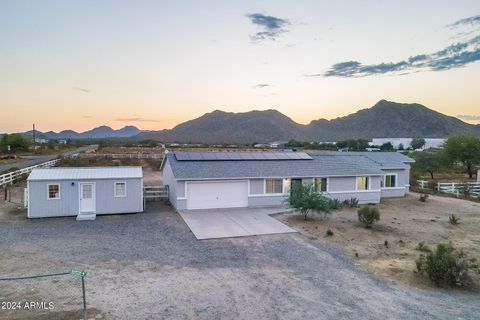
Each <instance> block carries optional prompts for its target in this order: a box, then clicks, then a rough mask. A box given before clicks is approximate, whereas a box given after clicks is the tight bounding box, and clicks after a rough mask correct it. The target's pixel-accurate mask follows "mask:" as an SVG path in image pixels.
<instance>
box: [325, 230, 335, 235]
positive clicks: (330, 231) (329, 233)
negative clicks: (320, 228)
mask: <svg viewBox="0 0 480 320" xmlns="http://www.w3.org/2000/svg"><path fill="white" fill-rule="evenodd" d="M325 235H326V236H327V237H331V236H333V231H332V230H330V229H328V230H327V232H326V233H325Z"/></svg>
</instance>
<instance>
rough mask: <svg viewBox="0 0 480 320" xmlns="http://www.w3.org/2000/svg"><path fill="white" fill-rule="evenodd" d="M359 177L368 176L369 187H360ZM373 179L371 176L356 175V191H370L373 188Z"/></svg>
mask: <svg viewBox="0 0 480 320" xmlns="http://www.w3.org/2000/svg"><path fill="white" fill-rule="evenodd" d="M358 178H367V179H368V181H367V187H368V188H367V189H358ZM371 183H372V179H371V178H370V176H356V177H355V191H370V190H371V189H370V188H371V186H372V184H371Z"/></svg>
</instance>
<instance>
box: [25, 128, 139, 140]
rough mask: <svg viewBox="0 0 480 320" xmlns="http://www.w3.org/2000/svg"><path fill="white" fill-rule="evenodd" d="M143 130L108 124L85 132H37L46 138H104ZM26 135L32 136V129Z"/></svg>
mask: <svg viewBox="0 0 480 320" xmlns="http://www.w3.org/2000/svg"><path fill="white" fill-rule="evenodd" d="M140 132H141V130H140V129H138V128H137V127H134V126H126V127H123V128H121V129H118V130H114V129H112V128H110V127H108V126H100V127H97V128H93V129H92V130H88V131H85V132H80V133H79V132H76V131H73V130H63V131H60V132H53V131H47V132H40V131H36V132H35V134H36V136H37V137H38V138H44V139H103V138H130V137H133V136H136V135H138V134H139V133H140ZM23 134H24V135H26V136H29V137H31V136H32V131H31V130H30V131H27V132H24V133H23Z"/></svg>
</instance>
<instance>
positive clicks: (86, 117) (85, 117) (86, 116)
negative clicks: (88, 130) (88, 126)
mask: <svg viewBox="0 0 480 320" xmlns="http://www.w3.org/2000/svg"><path fill="white" fill-rule="evenodd" d="M91 117H92V116H89V115H85V116H82V118H84V119H90V118H91Z"/></svg>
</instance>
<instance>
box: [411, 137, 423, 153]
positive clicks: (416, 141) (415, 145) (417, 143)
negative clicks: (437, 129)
mask: <svg viewBox="0 0 480 320" xmlns="http://www.w3.org/2000/svg"><path fill="white" fill-rule="evenodd" d="M425 143H426V141H425V139H423V138H413V139H412V141H410V146H411V147H412V149H413V150H417V149H421V148H423V147H424V146H425Z"/></svg>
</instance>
